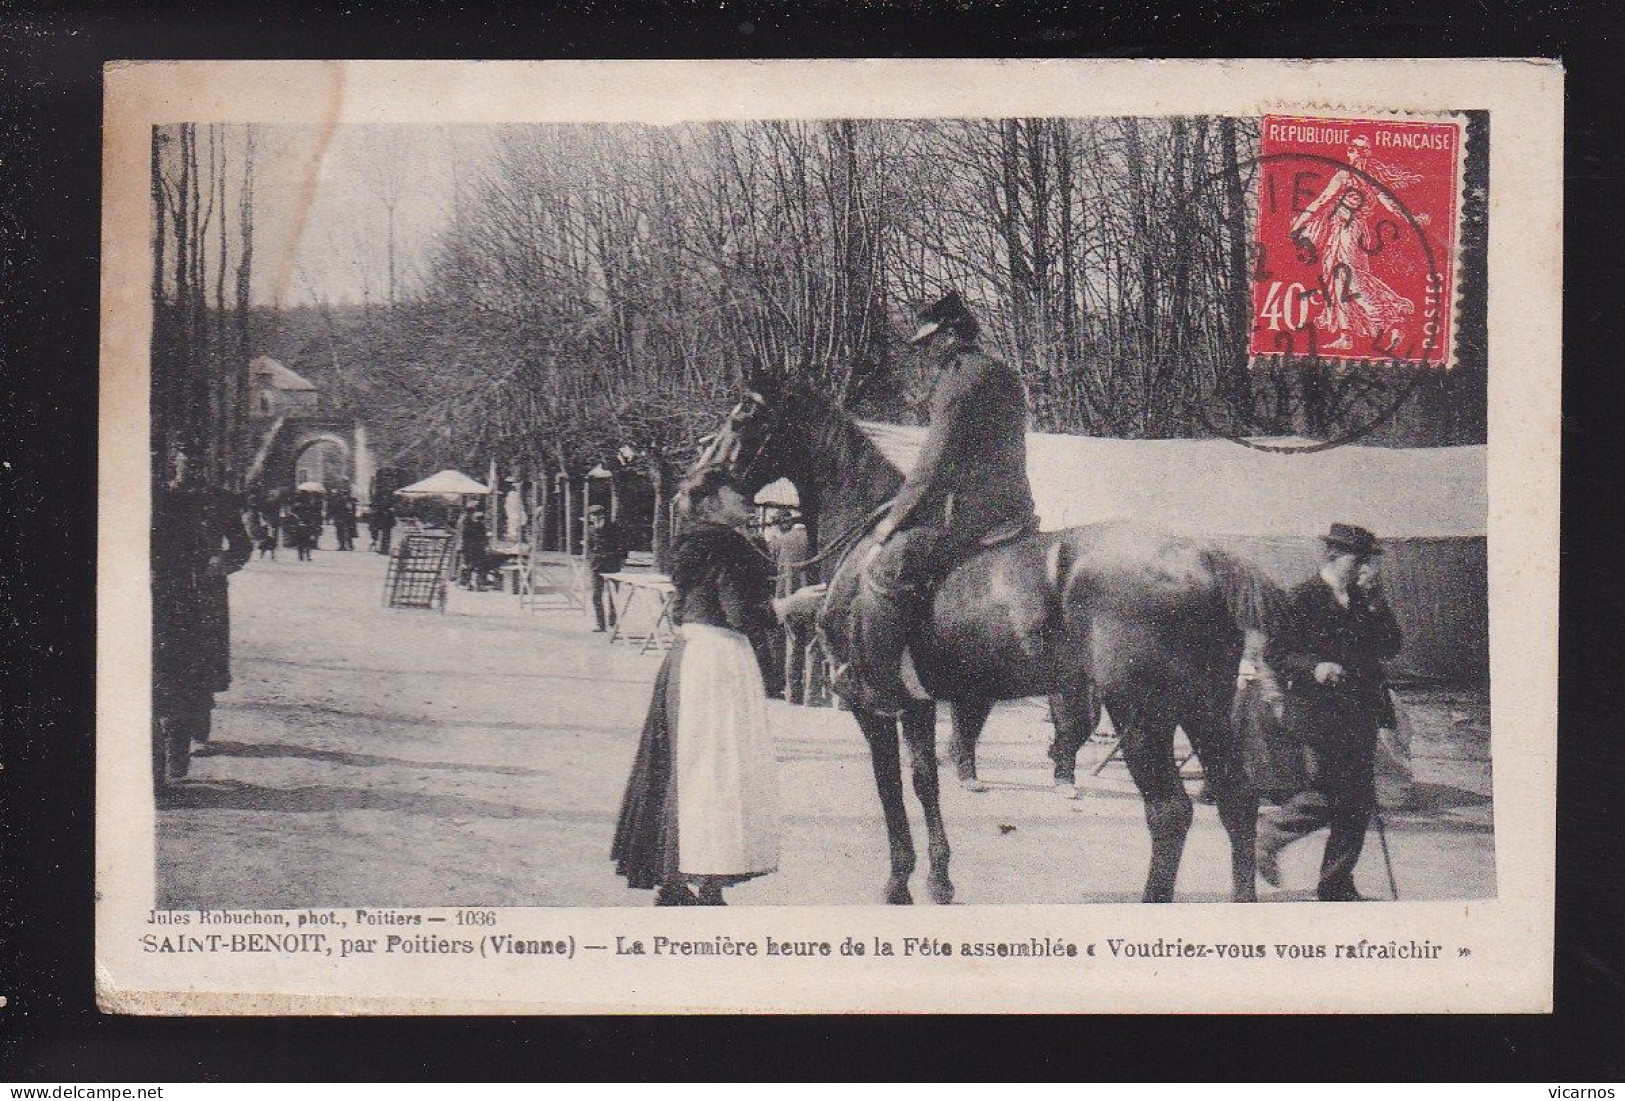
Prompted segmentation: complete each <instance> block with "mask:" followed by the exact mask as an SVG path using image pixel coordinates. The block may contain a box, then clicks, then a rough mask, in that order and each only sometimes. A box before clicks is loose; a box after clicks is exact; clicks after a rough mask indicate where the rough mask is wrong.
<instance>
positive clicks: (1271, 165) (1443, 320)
mask: <svg viewBox="0 0 1625 1101" xmlns="http://www.w3.org/2000/svg"><path fill="white" fill-rule="evenodd" d="M1462 139H1463V131H1462V126H1461V124H1460V123H1459V122H1457V121H1436V120H1430V121H1409V120H1400V119H1352V118H1311V117H1304V116H1290V115H1269V116H1265V118H1264V119H1263V122H1262V126H1261V131H1260V141H1259V153H1260V157H1259V160H1260V168H1261V171H1260V172H1259V174H1258V217H1257V222H1256V230H1255V233H1256V236H1255V239H1254V242H1253V244H1254V247H1255V249H1256V253H1257V260H1256V262H1255V270H1254V279H1253V319H1252V331H1251V337H1250V344H1249V352H1250V354H1252V355H1255V356H1269V355H1310V356H1316V355H1319V356H1329V357H1336V358H1338V359H1342V360H1346V361H1364V362H1384V363H1395V362H1399V363H1407V364H1412V365H1415V366H1418V367H1421V366H1449V365H1450V363H1451V343H1452V338H1453V336H1454V318H1453V302H1454V295H1455V286H1454V283H1455V276H1454V270H1455V258H1456V250H1457V244H1458V232H1457V215H1458V211H1459V206H1460V204H1459V196H1460V192H1461V154H1462Z"/></svg>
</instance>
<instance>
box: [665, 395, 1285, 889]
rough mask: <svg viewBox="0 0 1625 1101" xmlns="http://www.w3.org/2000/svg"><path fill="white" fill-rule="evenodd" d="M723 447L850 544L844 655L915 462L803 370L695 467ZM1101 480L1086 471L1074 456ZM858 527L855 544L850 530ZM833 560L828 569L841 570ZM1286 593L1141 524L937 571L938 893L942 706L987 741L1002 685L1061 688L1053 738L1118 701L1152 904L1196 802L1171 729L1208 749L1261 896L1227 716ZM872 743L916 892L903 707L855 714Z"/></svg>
mask: <svg viewBox="0 0 1625 1101" xmlns="http://www.w3.org/2000/svg"><path fill="white" fill-rule="evenodd" d="M705 464H721V465H724V466H725V467H727V468H728V469H729V470H730V472H731V473H732V474H733V476H734V477H735V478H736V479H737V480H738V481H739V483H740V484H741V487H742V488H743V489H745V490H747V491H748V493H749V494H754V493H755V492H756V491H757V490H758V489H760V488H761V487H762V486H765V485H767V484H768V483H769V482H772V481H774V480H775V479H778V478H781V477H784V478H789V479H790V480H791V481H792V482H793V483H795V486H796V489H797V491H798V492H799V493H800V496H801V505H802V510H803V512H804V513H805V514H806V516H807V519H808V527H809V529H811V530H812V531H813V533H814V534H815V536H816V538H817V540H818V545H822V546H823V547H824V548H826V551H825V553H826V554H827V555H828V556H829V558H828V559H826V561H829V560H833V559H834V558H835V557H836V556H837V555H841V554H843V553H844V557H841V558H840V559H839V561H840V565H839V566H838V567H836V568H835V572H834V575H833V577H831V580H830V588H829V593H828V595H827V597H826V598H825V601H824V605H823V607H822V609H821V610H820V613H819V626H820V630H821V631H822V632H823V633H824V635H825V638H826V643H827V645H828V648H829V652H830V655H831V657H832V658H833V659H834V660H835V661H836V662H837V663H841V662H845V661H848V660H850V658H849V631H848V629H847V625H846V620H847V614H846V613H847V610H848V608H849V606H850V604H851V600H852V595H853V593H854V592H855V590H856V585H857V579H858V574H859V564H860V563H861V562H862V561H863V559H864V556H865V555H866V554H867V553H868V548H869V545H870V540H869V539H868V537H867V531H868V521H869V520H870V519H872V518H873V517H874V515H875V513H876V511H877V510H878V509H879V508H880V507H881V506H883V505H884V504H885V503H886V502H887V501H889V500H890V499H891V498H892V497H893V496H894V495H895V494H896V492H897V490H898V487H899V486H900V485H901V483H902V476H901V475H900V474H899V473H898V471H897V468H896V467H894V466H893V465H892V464H891V463H890V462H889V461H888V460H887V459H886V457H885V456H884V455H883V454H882V453H881V452H880V450H879V449H878V448H877V447H876V446H875V445H874V443H873V442H872V441H871V440H870V439H869V438H868V437H867V436H865V435H864V434H863V432H862V431H861V430H860V429H859V428H858V427H857V425H856V424H854V423H853V421H852V420H851V419H850V418H849V417H848V416H847V415H846V414H845V413H843V412H841V411H840V410H838V409H837V408H835V407H834V406H833V405H832V404H831V403H830V401H829V400H828V399H826V398H825V397H823V396H822V395H821V394H819V393H818V392H817V391H816V390H814V389H813V387H812V386H811V385H810V384H809V383H808V382H807V381H806V380H805V379H803V378H801V377H798V376H783V377H777V378H758V379H755V380H753V388H752V389H751V390H750V391H749V392H748V393H747V395H746V397H745V400H743V401H741V402H740V403H739V404H737V405H736V406H735V407H734V408H733V410H732V412H731V413H730V414H729V415H728V418H727V420H726V421H725V422H724V424H723V425H722V427H721V428H720V429H719V431H718V433H717V435H716V437H715V438H714V440H713V441H712V443H711V444H710V446H709V447H708V448H707V450H706V451H705V453H704V454H703V455H702V456H701V457H700V459H699V460H698V463H697V464H696V467H697V468H698V467H699V466H702V465H705ZM1078 473H1079V476H1080V477H1087V475H1088V472H1087V471H1079V472H1078ZM846 544H850V546H849V547H847V548H846V549H845V550H844V552H843V550H842V547H843V546H844V545H846ZM826 576H828V575H827V574H826ZM1273 592H1274V589H1273V586H1271V584H1270V582H1269V581H1267V580H1265V579H1264V577H1263V576H1262V574H1260V573H1259V572H1258V571H1257V570H1255V569H1254V568H1252V567H1251V566H1250V565H1248V564H1246V563H1244V562H1242V561H1240V560H1238V559H1237V558H1235V557H1233V556H1231V555H1229V554H1227V553H1225V552H1224V551H1222V550H1220V549H1219V548H1217V547H1215V546H1211V545H1207V544H1204V543H1202V542H1200V541H1197V540H1192V539H1187V538H1180V537H1176V536H1172V535H1168V534H1165V533H1160V532H1156V531H1153V530H1149V529H1146V528H1142V527H1137V526H1133V525H1130V524H1127V523H1117V522H1109V523H1100V524H1090V525H1085V526H1082V527H1077V528H1071V529H1068V530H1066V531H1060V532H1048V533H1044V534H1039V535H1025V536H1020V537H1017V538H1015V539H1012V540H1010V541H1008V542H1005V543H1003V544H1002V545H998V546H993V547H990V548H987V549H984V550H982V551H980V552H979V553H977V554H976V555H975V556H974V557H972V558H970V559H969V560H967V561H965V562H963V563H961V564H960V565H959V566H958V567H957V568H955V569H954V570H953V571H952V572H951V573H949V574H948V576H947V577H946V578H945V579H944V580H943V582H942V583H941V584H940V585H939V586H938V588H937V590H936V595H935V602H934V605H933V609H932V615H931V617H930V621H929V622H927V623H924V624H922V625H921V626H920V628H919V629H918V630H917V632H916V633H915V635H914V636H913V638H912V639H911V641H910V652H911V654H912V657H913V661H914V667H915V669H916V671H917V673H918V676H919V680H920V682H921V684H922V686H923V687H924V688H925V690H926V691H927V693H929V695H930V697H931V700H921V701H920V702H919V703H918V704H917V705H916V706H914V707H912V708H910V709H909V710H908V711H906V712H905V713H904V714H903V716H902V719H901V721H902V727H903V736H904V738H905V739H906V740H907V742H908V746H909V753H910V756H911V764H912V772H913V779H914V792H915V794H916V795H917V796H918V797H919V800H920V803H921V805H922V807H923V809H924V817H925V824H926V831H927V834H928V842H929V844H928V851H929V856H930V861H931V871H930V874H929V876H928V877H927V887H928V889H929V890H930V893H931V897H932V899H933V901H935V902H938V903H947V902H950V901H952V899H953V884H952V882H951V881H950V880H949V878H948V859H949V849H948V836H947V832H946V830H945V829H944V826H943V821H942V811H941V807H940V804H939V799H938V786H937V760H936V753H935V749H936V746H935V742H936V704H935V703H934V702H932V701H935V700H947V701H949V702H951V703H952V704H953V718H954V724H955V738H956V740H957V741H958V742H959V743H960V744H961V745H962V746H965V747H969V746H974V745H975V743H976V739H977V738H978V736H979V735H980V733H981V729H982V725H983V724H984V723H985V722H986V720H987V716H988V713H989V712H990V711H991V709H992V706H993V704H994V703H995V702H996V701H998V700H1008V699H1017V698H1021V697H1026V696H1041V695H1049V696H1050V698H1051V701H1052V703H1053V704H1054V705H1055V706H1054V713H1055V719H1056V723H1057V727H1058V735H1057V741H1058V742H1061V741H1066V740H1068V739H1070V740H1071V741H1072V742H1073V743H1074V744H1075V743H1076V742H1078V741H1081V737H1079V735H1080V733H1081V735H1083V736H1087V734H1088V731H1089V729H1091V728H1092V725H1093V722H1094V719H1095V717H1096V714H1097V711H1096V705H1095V704H1094V702H1093V700H1094V699H1095V698H1096V697H1095V696H1092V695H1091V689H1094V691H1095V692H1096V693H1098V699H1099V700H1100V702H1101V703H1103V704H1104V705H1105V706H1106V707H1107V708H1108V709H1109V710H1110V712H1111V714H1112V717H1113V720H1114V722H1115V723H1116V725H1117V728H1118V731H1119V733H1120V735H1121V738H1122V745H1123V756H1124V758H1125V760H1126V761H1127V763H1128V767H1129V771H1130V773H1131V775H1132V776H1133V778H1134V783H1135V785H1136V786H1137V787H1138V788H1139V790H1140V793H1141V795H1142V797H1143V798H1144V800H1145V814H1146V822H1147V825H1148V826H1149V828H1150V832H1151V867H1150V872H1149V873H1148V875H1147V877H1146V883H1145V895H1144V898H1145V901H1147V902H1167V901H1169V900H1171V899H1172V897H1173V892H1174V880H1175V877H1176V875H1177V873H1178V871H1179V861H1180V856H1181V853H1182V851H1183V849H1184V845H1185V835H1186V833H1187V832H1188V831H1189V829H1190V824H1191V817H1192V806H1191V799H1190V797H1189V795H1187V794H1186V792H1185V789H1184V785H1183V784H1182V782H1181V780H1180V776H1179V771H1178V769H1177V767H1176V765H1175V760H1174V752H1173V740H1174V728H1175V726H1176V725H1177V726H1181V727H1183V728H1184V730H1185V732H1186V734H1187V735H1188V736H1189V737H1190V739H1191V743H1192V745H1193V747H1194V748H1195V749H1196V751H1197V754H1198V755H1199V756H1200V758H1201V761H1202V767H1203V769H1204V771H1205V773H1206V775H1207V777H1208V782H1209V785H1210V788H1211V790H1212V792H1213V795H1214V798H1215V800H1216V801H1217V803H1218V808H1219V817H1220V819H1221V821H1222V822H1223V823H1224V828H1225V830H1226V831H1227V832H1228V834H1229V836H1230V854H1231V874H1232V898H1234V899H1235V900H1236V901H1248V902H1250V901H1254V900H1256V898H1257V888H1256V885H1255V883H1254V874H1255V873H1254V853H1253V845H1254V837H1255V830H1256V825H1257V814H1258V797H1257V795H1256V794H1255V792H1254V791H1253V789H1252V787H1251V785H1250V784H1249V783H1248V781H1247V778H1246V776H1245V774H1244V770H1243V767H1242V758H1241V752H1240V746H1239V743H1238V741H1237V739H1236V737H1235V736H1234V735H1233V733H1232V730H1231V726H1230V722H1229V709H1230V702H1231V698H1232V694H1233V692H1234V688H1235V680H1236V671H1237V666H1238V664H1239V662H1240V659H1241V656H1242V651H1243V643H1244V636H1245V633H1246V632H1247V631H1248V630H1249V629H1254V628H1257V627H1259V626H1260V625H1261V622H1262V619H1263V616H1264V615H1265V609H1266V608H1267V607H1269V606H1271V594H1272V593H1273ZM854 716H855V717H856V719H857V721H858V725H859V726H861V727H862V729H863V734H864V737H865V738H866V739H867V740H868V743H869V751H870V755H871V758H872V761H873V765H874V772H875V782H876V784H877V786H878V787H879V790H880V802H881V807H882V809H883V810H884V813H885V818H886V832H887V835H888V837H889V839H890V843H891V876H890V879H889V880H888V882H887V885H886V901H887V902H893V903H907V902H911V901H913V900H912V898H911V896H910V894H909V888H908V880H909V876H910V875H911V874H912V873H913V871H914V866H915V852H914V842H913V838H912V837H911V835H910V831H909V823H908V817H907V814H906V811H905V808H904V805H903V786H902V763H901V759H900V753H899V747H898V738H897V720H894V719H891V718H886V717H882V716H877V715H874V714H871V713H868V712H865V711H861V710H859V711H855V712H854Z"/></svg>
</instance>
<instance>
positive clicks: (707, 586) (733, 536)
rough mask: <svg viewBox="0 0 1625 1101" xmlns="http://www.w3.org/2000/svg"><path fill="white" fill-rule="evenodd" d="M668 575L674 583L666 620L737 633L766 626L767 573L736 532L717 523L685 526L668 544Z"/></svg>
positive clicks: (771, 620) (769, 622)
mask: <svg viewBox="0 0 1625 1101" xmlns="http://www.w3.org/2000/svg"><path fill="white" fill-rule="evenodd" d="M671 580H672V584H673V585H674V586H675V587H676V589H677V596H676V598H675V599H674V600H673V602H672V609H671V614H672V621H673V622H675V623H678V624H683V623H706V624H710V625H711V626H713V627H727V628H729V629H731V630H735V631H738V632H740V633H741V634H750V633H751V632H753V631H758V630H763V629H766V628H770V627H772V626H774V625H775V624H776V623H777V620H776V619H775V617H774V615H773V575H772V573H771V572H770V571H769V569H768V565H767V562H766V561H765V560H764V559H763V558H762V556H761V555H760V554H758V553H757V551H756V548H755V547H753V546H751V543H750V540H749V539H747V538H746V537H745V536H744V535H743V534H742V533H741V532H738V531H736V530H734V529H733V528H730V527H726V526H724V525H722V524H710V523H698V524H693V525H691V526H690V527H689V528H687V529H686V530H685V531H684V532H683V535H682V538H680V539H679V540H678V541H677V546H676V547H674V548H673V549H672V563H671Z"/></svg>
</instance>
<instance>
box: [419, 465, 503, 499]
mask: <svg viewBox="0 0 1625 1101" xmlns="http://www.w3.org/2000/svg"><path fill="white" fill-rule="evenodd" d="M395 492H397V493H404V494H406V495H407V496H409V497H462V496H466V495H469V494H484V493H489V492H490V490H489V489H487V488H486V487H485V486H483V485H481V484H480V483H479V482H476V481H475V480H474V479H473V478H470V477H469V476H468V475H467V474H464V473H463V472H462V471H460V470H442V471H441V472H440V473H438V474H431V475H429V476H428V477H427V478H424V479H423V480H422V481H420V482H413V483H412V484H411V485H409V486H406V487H404V488H402V489H398V490H396V491H395Z"/></svg>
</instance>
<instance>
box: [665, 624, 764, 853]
mask: <svg viewBox="0 0 1625 1101" xmlns="http://www.w3.org/2000/svg"><path fill="white" fill-rule="evenodd" d="M682 632H683V655H682V661H681V662H680V663H679V670H678V689H677V693H678V694H677V730H676V745H675V747H674V748H673V753H672V776H673V779H674V780H675V781H676V784H677V846H678V849H677V863H678V869H679V870H680V871H681V872H682V873H683V874H684V875H728V876H732V875H759V874H761V873H763V872H771V871H775V870H777V868H778V865H779V797H778V796H779V793H778V775H777V773H778V761H777V759H776V758H775V757H774V755H773V745H772V742H771V741H770V739H769V738H768V733H767V692H766V689H765V688H764V687H763V685H762V672H761V668H760V667H759V666H758V665H757V664H756V654H755V652H754V651H753V650H752V649H751V646H750V642H749V640H747V639H746V638H745V636H744V635H742V634H740V633H738V632H737V631H730V630H728V629H727V628H725V627H713V626H710V625H709V624H703V623H685V624H684V625H683V627H682Z"/></svg>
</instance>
